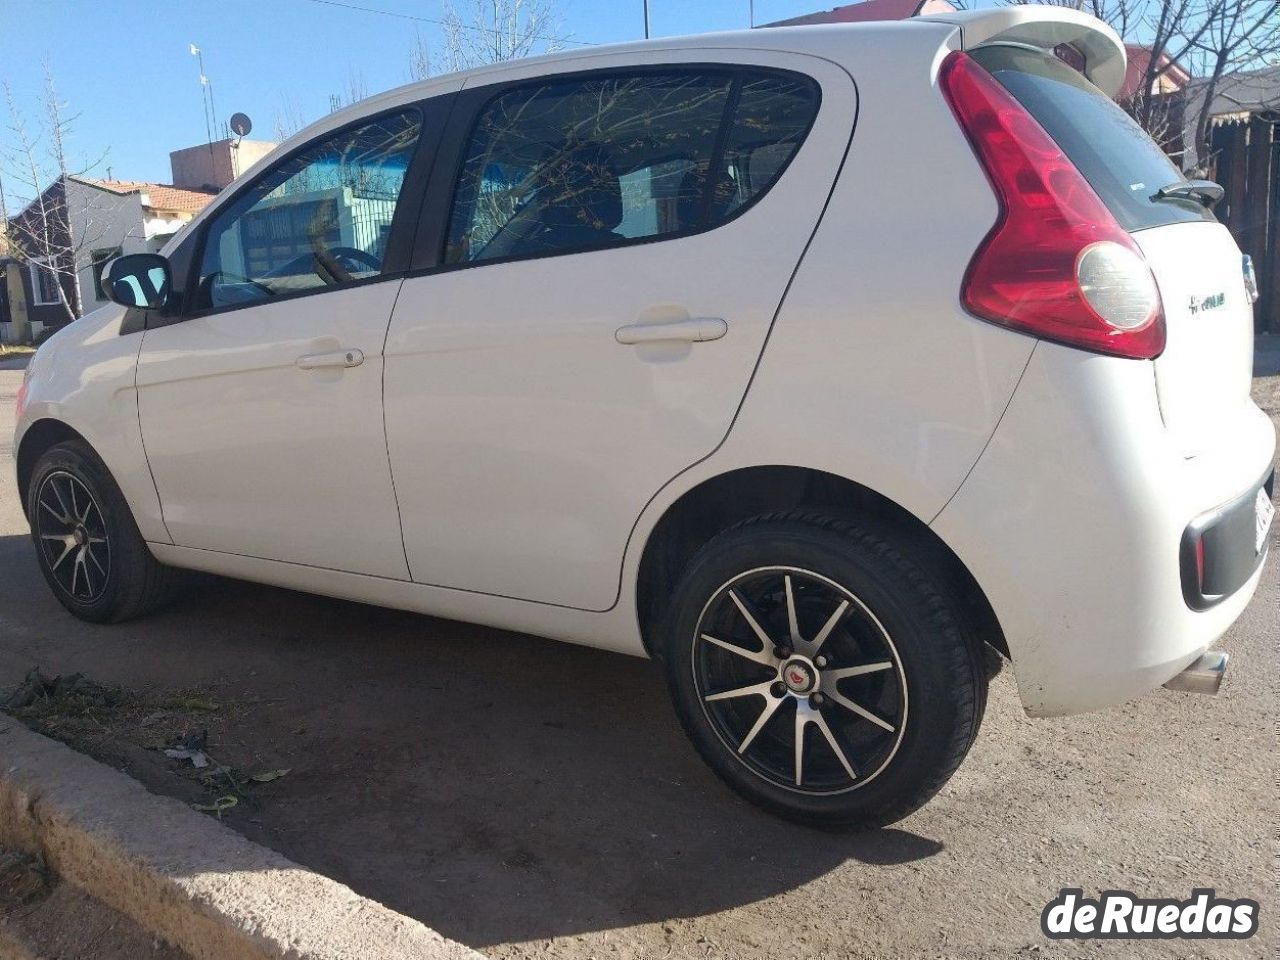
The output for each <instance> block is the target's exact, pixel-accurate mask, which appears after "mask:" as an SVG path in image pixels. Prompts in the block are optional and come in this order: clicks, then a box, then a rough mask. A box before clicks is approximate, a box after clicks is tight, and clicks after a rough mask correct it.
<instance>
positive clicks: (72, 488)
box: [33, 470, 111, 603]
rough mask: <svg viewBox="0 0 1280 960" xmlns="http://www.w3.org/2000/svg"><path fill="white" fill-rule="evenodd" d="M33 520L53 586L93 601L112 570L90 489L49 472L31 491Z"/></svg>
mask: <svg viewBox="0 0 1280 960" xmlns="http://www.w3.org/2000/svg"><path fill="white" fill-rule="evenodd" d="M33 520H34V521H35V527H36V537H37V539H38V540H39V543H40V550H41V553H42V554H43V556H44V559H45V562H46V564H47V565H48V569H49V572H50V573H51V574H52V575H53V579H54V580H55V581H56V582H57V584H58V586H59V587H61V588H62V590H63V591H65V592H66V594H67V595H68V596H69V597H71V598H72V599H73V600H75V601H77V602H78V603H93V602H94V601H96V600H98V599H99V598H100V597H101V596H102V594H103V591H104V590H106V587H107V578H108V576H109V574H110V572H111V544H110V542H109V540H108V537H107V527H106V522H105V520H104V519H103V516H102V510H101V508H99V506H98V503H97V501H96V500H94V498H93V495H92V494H91V493H90V492H89V488H88V487H86V486H85V485H84V483H83V482H81V481H80V480H79V479H78V478H77V477H75V476H73V475H72V474H70V473H67V472H66V471H63V470H58V471H55V472H53V473H50V474H49V475H48V476H46V477H45V478H44V480H43V481H42V482H41V484H40V490H39V492H38V493H37V494H36V515H35V517H34V518H33Z"/></svg>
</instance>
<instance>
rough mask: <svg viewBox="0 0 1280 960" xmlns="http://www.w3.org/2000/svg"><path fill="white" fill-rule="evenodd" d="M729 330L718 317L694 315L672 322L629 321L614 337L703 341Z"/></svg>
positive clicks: (631, 340)
mask: <svg viewBox="0 0 1280 960" xmlns="http://www.w3.org/2000/svg"><path fill="white" fill-rule="evenodd" d="M728 332H729V325H728V324H727V323H725V322H724V321H723V320H721V319H720V318H719V317H694V318H692V319H690V320H676V321H675V322H673V323H629V324H627V325H626V326H625V327H619V328H618V329H617V331H616V332H615V333H614V335H613V336H614V338H615V339H616V340H617V341H618V342H619V343H624V344H628V345H630V344H636V343H660V342H661V341H663V340H683V341H684V342H686V343H704V342H706V341H707V340H719V339H720V338H721V337H723V336H724V335H725V334H726V333H728Z"/></svg>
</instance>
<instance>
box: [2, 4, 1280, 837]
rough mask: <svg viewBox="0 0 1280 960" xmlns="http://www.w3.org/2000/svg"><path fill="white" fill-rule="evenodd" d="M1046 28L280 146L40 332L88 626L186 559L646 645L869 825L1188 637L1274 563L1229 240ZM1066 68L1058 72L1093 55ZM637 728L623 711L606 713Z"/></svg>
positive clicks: (722, 749)
mask: <svg viewBox="0 0 1280 960" xmlns="http://www.w3.org/2000/svg"><path fill="white" fill-rule="evenodd" d="M1124 57H1125V54H1124V47H1123V45H1122V44H1121V42H1120V41H1119V39H1118V38H1117V37H1116V35H1115V34H1114V33H1113V32H1112V31H1111V30H1110V29H1108V28H1107V27H1106V26H1104V25H1103V24H1101V23H1100V22H1098V21H1097V20H1094V19H1092V18H1090V17H1087V16H1084V15H1082V14H1078V13H1075V12H1073V11H1067V10H1063V9H1060V8H1047V7H1046V8H1037V7H1025V6H1024V7H1013V8H1005V9H999V10H994V11H982V12H976V13H958V14H947V15H939V16H931V17H922V18H917V19H914V20H911V21H907V22H903V23H883V24H868V25H859V26H832V27H814V28H794V29H775V30H757V31H754V32H750V33H736V34H724V35H714V36H699V37H690V38H684V39H679V40H671V41H658V42H650V43H643V44H632V45H626V46H619V47H614V48H599V49H592V50H589V51H584V52H574V53H572V54H562V55H557V56H552V57H545V58H538V59H533V60H527V61H521V62H516V63H509V64H504V65H500V66H494V67H490V68H485V69H481V70H477V71H473V72H470V73H465V74H459V75H453V76H444V77H439V78H436V79H433V80H429V81H427V82H424V83H418V84H414V85H412V86H408V87H404V88H402V89H399V90H395V91H392V92H390V93H387V94H383V95H381V96H378V97H374V98H372V99H370V100H368V101H366V102H364V103H362V104H359V105H358V106H356V107H353V108H351V109H348V110H345V111H342V112H340V113H337V114H334V115H332V116H330V117H327V118H326V119H325V120H323V121H321V122H320V123H319V124H316V125H315V126H312V127H311V128H309V129H307V130H305V131H303V132H302V133H300V134H299V135H298V136H296V137H295V138H293V139H292V140H291V141H289V142H288V143H286V144H284V145H283V146H282V147H281V148H280V149H279V150H277V151H276V152H275V153H274V154H273V155H271V156H269V157H267V158H266V159H265V160H264V161H262V162H261V163H259V164H258V166H257V167H255V168H254V169H253V170H251V171H250V172H249V173H248V174H246V175H245V176H244V177H242V178H241V179H240V180H239V181H237V182H236V183H235V184H233V185H232V186H231V187H230V188H228V189H227V190H226V191H225V192H224V194H223V195H222V196H221V197H219V198H218V200H217V201H216V202H214V203H213V204H211V205H210V206H209V208H208V209H207V210H206V211H205V212H204V213H203V214H202V215H201V216H200V217H198V218H197V219H196V220H195V221H194V222H193V223H192V224H191V225H190V226H188V227H187V228H186V229H185V230H183V231H182V233H181V234H179V235H178V236H176V237H175V238H174V239H173V240H172V241H171V242H170V243H169V244H168V246H167V247H166V248H165V250H164V255H163V256H161V255H158V254H136V255H131V256H125V257H122V258H120V259H119V260H117V261H115V262H114V263H113V264H112V265H111V267H110V268H109V269H108V273H107V286H108V288H109V289H110V291H111V296H112V298H113V299H114V300H115V301H116V302H117V304H120V305H119V306H117V305H112V306H111V307H109V308H106V309H103V310H100V311H98V312H96V313H94V314H92V315H90V316H88V317H85V318H84V319H83V320H80V321H78V322H76V323H74V324H72V325H71V326H70V327H68V328H67V329H66V330H63V331H62V332H60V333H59V334H58V335H57V336H55V337H53V338H52V339H51V340H50V341H49V342H48V343H47V344H45V346H44V347H42V348H41V350H40V351H39V353H38V354H37V355H36V357H35V359H34V360H33V362H32V363H31V365H30V368H29V370H28V376H27V379H26V382H25V385H24V387H23V392H22V395H21V396H20V399H19V407H20V410H19V418H18V428H17V440H16V443H17V446H16V449H17V469H18V483H19V487H20V489H21V490H22V491H23V493H24V496H25V498H26V499H25V506H26V511H27V516H28V518H29V520H30V522H31V526H32V531H33V537H34V540H35V545H36V550H37V554H38V556H39V561H40V564H41V566H42V568H43V570H44V573H45V576H46V578H47V580H48V582H49V585H50V587H51V588H52V589H53V591H54V592H55V593H56V594H57V596H58V598H59V600H61V602H62V603H63V604H64V605H65V606H66V607H67V608H68V609H69V610H70V611H71V612H73V613H74V614H76V615H77V616H80V617H83V618H85V619H88V620H94V621H112V620H121V619H125V618H128V617H132V616H135V615H137V614H139V613H141V612H143V611H144V610H146V609H147V608H149V607H150V606H152V605H153V603H154V602H155V601H157V600H158V599H159V598H160V597H161V595H162V593H163V587H164V584H165V581H166V579H167V576H166V574H167V571H168V570H169V568H172V567H185V568H193V569H198V570H205V571H211V572H214V573H219V574H225V575H227V576H232V577H241V578H244V579H248V580H257V581H261V582H265V583H273V584H280V585H283V586H286V587H292V588H296V589H300V590H308V591H312V592H315V593H321V594H328V595H331V596H338V597H347V598H351V599H354V600H360V601H365V602H369V603H375V604H382V605H385V606H390V607H399V608H403V609H407V610H416V611H421V612H424V613H430V614H434V615H437V616H444V617H452V618H457V619H465V620H471V621H478V622H482V623H486V624H491V625H495V626H498V627H505V628H510V629H514V630H522V631H527V632H531V633H535V634H542V635H545V636H548V637H555V638H558V639H562V640H569V641H573V642H576V643H583V644H589V645H592V646H597V647H602V648H606V649H610V650H617V651H622V652H625V653H631V654H636V655H651V656H654V657H657V658H658V659H660V660H661V661H662V662H663V663H664V664H665V668H666V670H667V673H668V676H669V681H670V687H671V692H672V695H673V697H674V700H675V705H676V709H677V711H678V713H679V716H680V719H681V721H682V722H683V724H684V726H685V728H686V730H687V731H688V733H689V736H690V737H691V738H692V740H693V742H694V743H695V744H696V746H697V748H698V750H699V751H701V753H702V755H703V756H704V757H705V759H706V760H707V762H708V763H709V764H710V765H711V766H712V767H713V768H714V769H715V771H716V772H717V773H718V774H719V775H720V776H721V777H723V778H724V780H726V781H727V782H728V783H729V785H730V786H732V787H733V788H734V789H736V790H738V791H739V792H741V793H742V794H744V795H745V796H746V797H748V798H750V799H751V800H753V801H754V802H756V803H758V804H760V805H761V806H763V807H766V808H768V809H770V810H772V811H775V812H777V813H780V814H782V815H785V816H789V817H793V818H796V819H800V820H804V821H809V822H817V823H822V824H853V823H856V824H876V823H886V822H889V821H892V820H894V819H897V818H900V817H902V816H905V815H906V814H908V813H909V812H911V811H912V810H914V809H915V808H917V807H918V806H919V805H921V804H922V803H924V802H925V801H926V800H927V799H928V798H929V797H930V796H932V795H933V794H934V793H935V792H936V791H937V790H938V789H939V788H940V787H941V786H942V785H943V784H944V783H945V782H946V780H947V779H948V777H949V776H950V775H951V774H952V772H953V771H954V770H955V769H956V767H957V766H958V764H959V763H960V761H961V759H962V758H963V757H964V755H965V752H966V751H967V750H968V749H969V746H970V744H972V743H973V740H974V737H975V735H976V734H977V731H978V725H979V722H980V721H981V718H982V713H983V708H984V704H985V698H986V688H987V670H986V668H985V664H986V654H985V647H986V646H990V647H992V648H994V649H995V650H998V651H1000V652H1001V653H1002V654H1004V655H1007V656H1008V657H1009V658H1010V659H1011V660H1012V664H1013V670H1014V672H1015V674H1016V678H1017V685H1018V690H1019V693H1020V695H1021V697H1022V701H1023V703H1024V705H1025V707H1026V710H1027V711H1028V713H1030V714H1032V715H1036V716H1046V715H1053V714H1065V713H1072V712H1078V711H1084V710H1093V709H1096V708H1100V707H1105V706H1108V705H1111V704H1116V703H1119V702H1121V701H1123V700H1125V699H1127V698H1130V697H1134V696H1137V695H1139V694H1141V693H1143V692H1145V691H1147V690H1149V689H1151V688H1153V687H1156V686H1158V685H1160V684H1163V683H1166V682H1168V681H1172V682H1173V684H1174V685H1182V686H1200V687H1207V688H1216V686H1217V682H1218V680H1219V679H1220V677H1221V672H1222V669H1223V667H1224V666H1225V658H1224V657H1223V656H1222V655H1221V654H1216V653H1207V652H1206V651H1207V650H1208V648H1209V646H1210V645H1211V644H1212V643H1213V642H1214V641H1215V640H1216V639H1217V638H1219V637H1220V636H1221V635H1222V634H1223V633H1224V632H1225V631H1226V630H1227V628H1228V627H1229V626H1230V625H1231V623H1232V622H1233V621H1234V620H1235V619H1236V618H1237V617H1238V616H1239V615H1240V613H1241V611H1242V610H1243V609H1244V607H1245V605H1246V603H1248V601H1249V598H1250V596H1251V595H1252V594H1253V591H1254V588H1255V586H1256V585H1257V583H1258V578H1259V576H1260V570H1261V566H1262V562H1263V558H1264V556H1265V554H1266V550H1267V535H1268V523H1269V520H1270V516H1271V500H1270V493H1271V491H1272V486H1273V471H1272V456H1273V453H1274V448H1275V435H1274V432H1273V430H1272V426H1271V423H1270V421H1269V420H1268V419H1267V417H1266V416H1264V415H1263V414H1262V413H1261V412H1260V411H1259V410H1258V408H1257V407H1255V406H1254V404H1253V403H1252V402H1251V400H1250V396H1249V388H1250V361H1251V350H1252V336H1253V334H1252V309H1251V302H1252V301H1251V291H1250V277H1249V275H1248V270H1247V269H1246V266H1247V260H1245V259H1243V258H1242V256H1241V252H1240V250H1239V249H1238V248H1237V246H1236V244H1235V243H1234V242H1233V241H1232V238H1231V237H1230V235H1229V234H1228V233H1227V231H1226V230H1225V229H1224V228H1223V227H1222V226H1221V225H1220V224H1219V223H1218V222H1216V220H1215V218H1214V216H1213V214H1212V212H1211V211H1210V209H1209V207H1210V206H1211V205H1212V202H1213V200H1214V199H1216V197H1217V195H1218V194H1220V192H1221V191H1220V189H1219V188H1218V187H1216V185H1214V184H1211V183H1205V182H1202V181H1192V182H1188V181H1185V180H1184V179H1183V177H1182V176H1181V175H1180V174H1179V173H1178V171H1177V170H1176V169H1175V168H1174V167H1173V166H1172V165H1171V164H1170V163H1169V161H1168V160H1166V159H1165V157H1164V156H1163V155H1162V154H1161V152H1160V151H1159V149H1157V147H1156V146H1155V145H1154V144H1153V143H1152V142H1151V141H1150V140H1149V139H1148V138H1147V136H1146V135H1145V134H1144V133H1143V132H1142V131H1141V130H1140V129H1138V127H1137V126H1135V125H1134V124H1133V123H1132V122H1130V121H1129V120H1128V119H1127V117H1126V116H1125V114H1124V113H1123V112H1122V111H1121V110H1120V109H1119V108H1118V107H1116V106H1115V105H1114V104H1113V103H1112V102H1111V100H1110V99H1109V95H1110V94H1112V93H1113V92H1114V91H1115V90H1116V89H1117V87H1118V86H1119V84H1120V82H1121V79H1122V77H1123V75H1124V71H1125V59H1124ZM1073 65H1074V66H1073ZM617 722H619V723H623V722H626V721H625V718H624V717H622V716H621V715H620V716H619V717H618V718H617Z"/></svg>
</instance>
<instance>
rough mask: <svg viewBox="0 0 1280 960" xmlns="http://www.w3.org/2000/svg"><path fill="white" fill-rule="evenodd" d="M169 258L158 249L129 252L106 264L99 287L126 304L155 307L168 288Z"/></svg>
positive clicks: (116, 301) (112, 297)
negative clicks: (148, 251) (104, 274)
mask: <svg viewBox="0 0 1280 960" xmlns="http://www.w3.org/2000/svg"><path fill="white" fill-rule="evenodd" d="M170 279H171V278H170V274H169V261H168V260H166V259H165V258H164V257H162V256H160V254H158V253H130V254H126V255H125V256H123V257H116V259H114V260H112V261H111V262H110V263H109V264H107V272H106V276H105V277H104V278H103V284H102V288H103V290H104V291H106V294H107V296H108V297H109V298H111V300H112V301H114V302H115V303H119V304H121V305H123V306H126V307H142V308H143V309H144V310H155V309H157V308H159V307H163V306H164V305H165V301H167V300H168V299H169V288H170Z"/></svg>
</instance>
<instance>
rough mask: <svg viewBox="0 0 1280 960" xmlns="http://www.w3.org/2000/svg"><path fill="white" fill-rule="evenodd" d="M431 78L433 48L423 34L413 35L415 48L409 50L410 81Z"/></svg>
mask: <svg viewBox="0 0 1280 960" xmlns="http://www.w3.org/2000/svg"><path fill="white" fill-rule="evenodd" d="M430 76H431V48H430V47H428V46H427V42H426V41H425V40H423V39H422V34H421V33H420V32H419V33H415V34H414V35H413V47H412V48H411V49H410V50H409V79H410V80H426V79H427V78H428V77H430Z"/></svg>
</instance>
